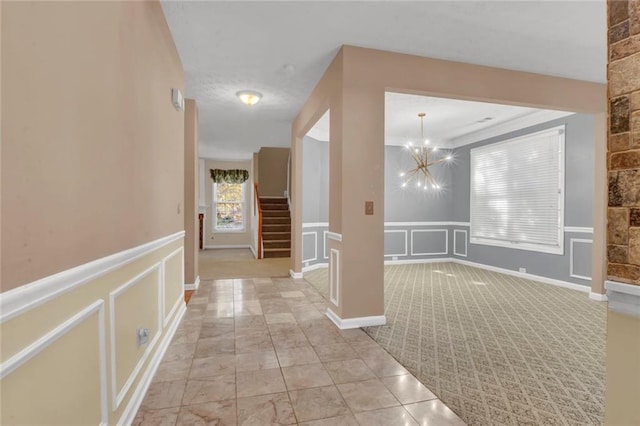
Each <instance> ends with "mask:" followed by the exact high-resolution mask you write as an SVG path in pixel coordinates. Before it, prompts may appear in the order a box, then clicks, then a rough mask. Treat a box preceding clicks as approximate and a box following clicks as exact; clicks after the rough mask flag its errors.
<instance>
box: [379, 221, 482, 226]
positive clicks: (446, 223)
mask: <svg viewBox="0 0 640 426" xmlns="http://www.w3.org/2000/svg"><path fill="white" fill-rule="evenodd" d="M384 226H466V227H469V226H470V223H469V222H446V221H442V222H385V223H384Z"/></svg>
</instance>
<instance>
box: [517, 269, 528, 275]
mask: <svg viewBox="0 0 640 426" xmlns="http://www.w3.org/2000/svg"><path fill="white" fill-rule="evenodd" d="M518 272H521V273H523V274H526V273H527V268H520V269H518Z"/></svg>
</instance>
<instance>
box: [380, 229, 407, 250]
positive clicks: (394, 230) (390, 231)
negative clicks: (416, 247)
mask: <svg viewBox="0 0 640 426" xmlns="http://www.w3.org/2000/svg"><path fill="white" fill-rule="evenodd" d="M384 232H385V233H394V232H395V233H398V232H399V233H402V234H404V253H392V254H385V255H384V257H390V256H408V251H409V249H408V246H409V234H408V232H407V230H406V229H400V230H396V229H393V230H387V229H385V230H384Z"/></svg>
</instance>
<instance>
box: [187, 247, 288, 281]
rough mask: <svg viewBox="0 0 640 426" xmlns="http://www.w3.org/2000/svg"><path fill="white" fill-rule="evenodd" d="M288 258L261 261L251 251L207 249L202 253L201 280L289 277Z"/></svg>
mask: <svg viewBox="0 0 640 426" xmlns="http://www.w3.org/2000/svg"><path fill="white" fill-rule="evenodd" d="M290 268H291V259H290V258H288V257H281V258H274V259H260V260H257V259H255V258H254V257H253V253H251V251H250V250H249V249H207V250H204V251H200V280H201V281H202V280H217V279H228V278H271V277H288V276H289V269H290Z"/></svg>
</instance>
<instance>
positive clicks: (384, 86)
mask: <svg viewBox="0 0 640 426" xmlns="http://www.w3.org/2000/svg"><path fill="white" fill-rule="evenodd" d="M385 91H396V92H403V93H414V94H424V95H430V96H441V97H448V98H456V99H467V100H476V101H490V102H496V103H502V104H510V105H523V106H533V107H538V108H548V109H560V110H569V111H576V112H586V113H593V114H595V115H596V121H598V120H601V121H602V120H603V119H604V115H603V112H604V111H605V110H606V86H605V85H603V84H596V83H589V82H582V81H576V80H570V79H565V78H557V77H550V76H543V75H536V74H531V73H524V72H517V71H508V70H503V69H497V68H490V67H483V66H477V65H469V64H463V63H457V62H449V61H442V60H436V59H430V58H423V57H417V56H411V55H404V54H397V53H391V52H383V51H378V50H372V49H363V48H356V47H351V46H343V48H342V49H341V51H340V53H338V55H337V56H336V58H335V59H334V61H333V63H332V64H331V66H330V67H329V68H328V70H327V71H326V73H325V75H324V76H323V77H322V79H321V80H320V82H319V83H318V85H317V86H316V88H315V89H314V91H313V92H312V94H311V96H310V97H309V99H308V100H307V103H306V104H305V105H304V106H303V108H302V109H301V111H300V112H299V114H298V116H297V117H296V119H295V120H294V122H293V125H292V152H293V155H292V157H293V159H294V167H293V175H294V176H293V180H294V186H293V195H294V202H293V209H292V210H293V211H292V215H293V216H292V226H293V228H294V229H293V235H292V237H293V240H292V244H293V250H292V252H293V254H292V269H293V270H294V271H300V270H301V238H300V229H299V228H300V226H301V214H302V204H301V196H300V190H301V189H300V188H299V185H300V182H301V173H303V171H302V170H301V164H302V155H301V151H302V146H301V139H302V137H303V136H304V135H305V134H306V132H307V131H308V130H309V128H310V127H311V126H313V124H314V123H315V121H316V120H317V119H318V118H319V117H320V116H321V115H322V114H323V113H324V112H325V111H326V110H327V109H328V108H330V109H331V117H330V121H331V123H330V140H331V142H330V143H331V146H330V147H331V149H330V185H329V186H330V202H329V205H330V211H329V229H330V230H331V231H333V232H337V233H340V234H341V235H342V242H340V241H331V242H330V247H331V248H336V249H338V250H339V251H340V257H341V259H340V269H341V271H339V276H340V291H339V292H340V296H341V301H342V302H341V303H340V305H341V306H338V307H334V309H335V310H336V313H337V314H338V315H339V316H341V317H342V318H353V317H360V316H373V315H382V314H383V291H382V288H383V274H382V268H383V223H384V220H383V216H384V215H383V213H384V212H383V201H384V164H383V163H384V152H383V143H384V128H383V123H384V93H385ZM600 124H602V123H599V125H600ZM600 128H604V127H603V126H601V127H600ZM595 136H596V137H595V139H596V143H597V144H604V143H605V135H604V133H602V134H597V135H595ZM346 141H348V143H346ZM601 160H602V159H601V158H599V159H598V161H601ZM597 195H600V197H602V196H603V194H597ZM596 198H597V197H596ZM365 201H373V202H374V214H373V215H372V216H365V214H364V204H365ZM596 202H597V203H599V204H600V205H602V204H603V203H604V199H602V198H601V199H598V200H597V201H596ZM603 226H604V225H603V224H602V223H597V224H594V232H595V233H596V234H597V233H598V232H599V231H601V228H602V227H603ZM600 261H601V262H602V261H603V259H600Z"/></svg>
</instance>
